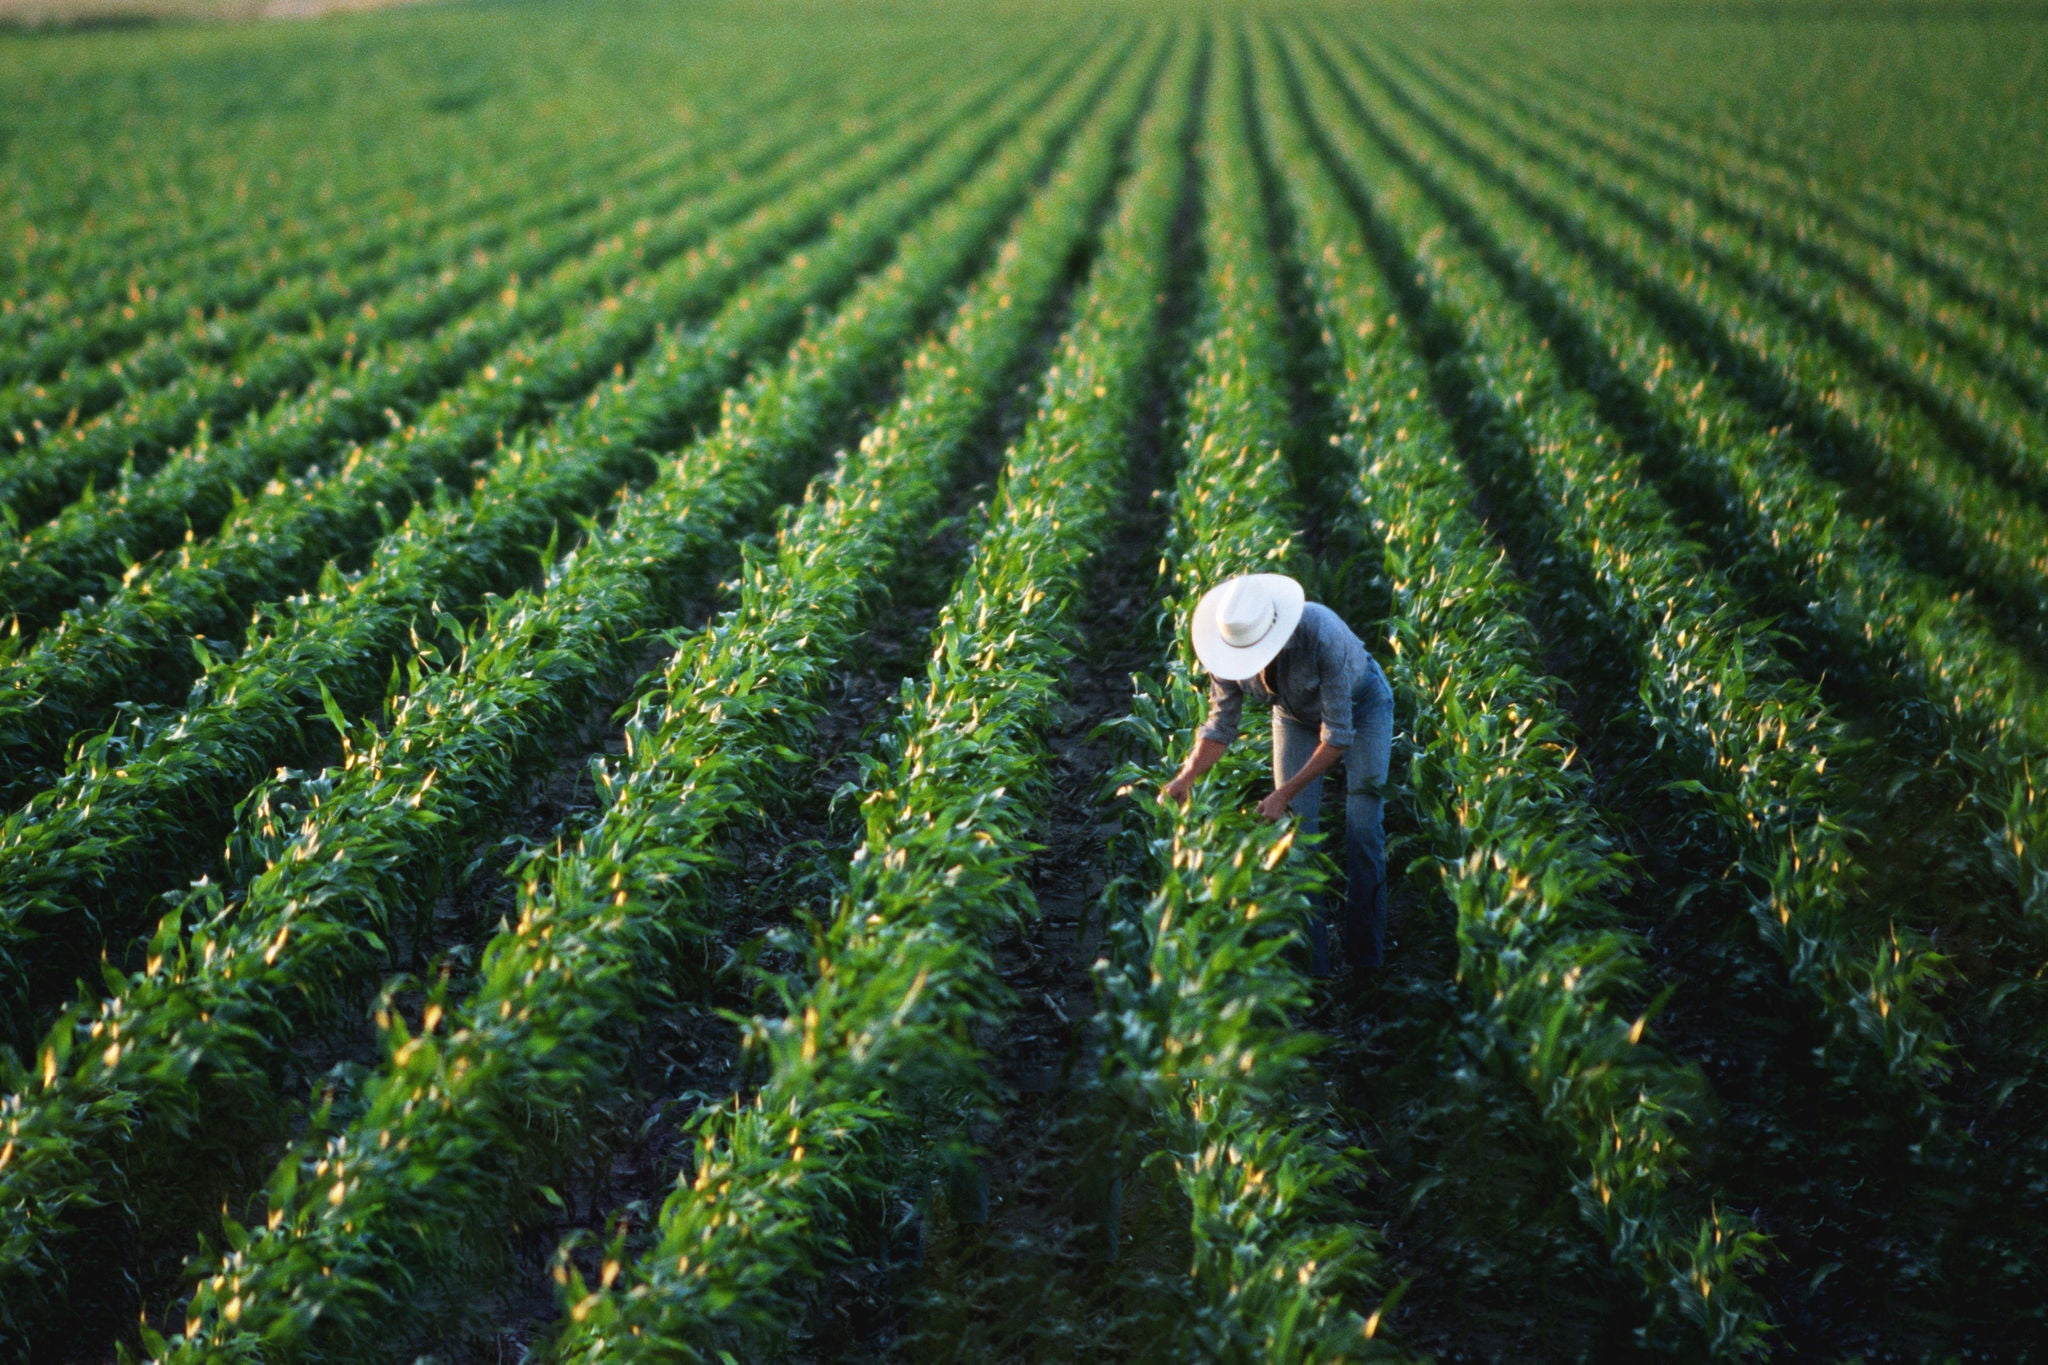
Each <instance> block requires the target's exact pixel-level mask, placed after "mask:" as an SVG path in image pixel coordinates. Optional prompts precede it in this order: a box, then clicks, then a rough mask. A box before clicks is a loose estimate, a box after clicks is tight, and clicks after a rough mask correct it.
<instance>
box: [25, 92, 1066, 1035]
mask: <svg viewBox="0 0 2048 1365" xmlns="http://www.w3.org/2000/svg"><path fill="white" fill-rule="evenodd" d="M1039 93H1041V92H1040V91H1038V90H1036V89H1028V90H1026V91H1023V92H1019V93H1018V94H1016V95H1013V96H1011V97H1010V98H1009V99H1008V100H1006V101H1005V102H1004V107H1003V108H1002V109H1001V110H999V111H998V112H997V113H995V114H994V115H993V116H991V117H990V118H988V119H986V120H977V121H973V122H971V123H970V124H969V126H968V127H967V128H965V129H964V130H961V131H960V132H958V133H957V134H956V135H955V136H954V137H953V138H952V139H951V140H950V143H949V145H947V146H946V147H945V148H944V149H943V150H942V151H941V152H940V153H939V154H937V155H935V156H932V157H929V158H927V160H926V162H925V163H924V164H923V165H921V166H920V167H918V168H917V169H916V171H915V172H914V173H912V174H909V175H905V176H903V177H902V178H901V179H900V180H898V181H895V182H893V183H889V182H885V188H884V189H883V190H882V191H881V192H879V193H877V194H875V195H874V196H873V197H872V198H871V199H869V200H868V201H866V202H863V203H860V204H858V205H857V206H856V208H855V209H854V210H853V211H852V213H851V214H850V215H849V216H848V220H847V221H846V222H845V223H844V225H843V229H842V230H841V231H839V232H838V233H836V234H834V235H833V236H832V237H830V238H828V239H827V240H825V241H824V242H821V243H819V244H817V246H816V249H815V250H813V251H808V252H805V253H802V254H801V256H800V258H799V259H795V260H792V261H791V262H789V263H788V264H787V265H786V266H785V267H784V268H782V269H780V270H774V271H769V272H767V273H765V274H764V275H762V276H760V277H759V278H757V279H756V280H755V281H754V282H752V283H751V284H749V285H748V286H746V287H745V288H743V289H741V290H740V291H738V292H737V293H736V294H735V295H734V297H732V298H731V299H730V300H729V301H728V302H727V304H726V305H725V308H724V309H723V310H722V312H721V314H720V316H719V317H718V318H716V319H715V320H714V321H713V323H712V324H711V325H710V326H709V327H708V328H705V329H703V330H700V331H693V332H691V333H689V334H687V335H686V336H684V337H680V338H678V339H677V340H678V343H679V344H678V345H676V346H675V348H674V350H673V351H672V352H669V353H668V354H667V355H666V356H665V363H663V364H659V365H656V366H652V367H648V368H647V369H646V371H645V372H644V373H643V372H641V371H636V372H635V374H634V375H633V377H632V378H631V379H630V380H628V381H627V382H625V383H623V384H620V385H616V386H614V388H613V390H612V391H611V392H610V393H608V394H607V395H605V397H606V398H607V399H609V401H601V402H600V404H599V405H598V407H596V408H592V409H589V410H587V411H581V410H573V409H572V410H571V415H570V417H569V419H568V420H567V421H565V422H564V423H562V424H561V427H562V429H561V430H557V431H552V432H548V433H546V435H545V436H544V437H543V438H542V440H541V441H540V442H526V443H522V444H521V445H520V446H519V447H517V448H515V450H514V451H513V452H511V453H509V454H508V455H507V456H506V457H505V459H504V460H502V461H501V462H500V465H499V467H498V469H497V470H495V471H494V472H493V475H492V476H491V477H489V478H486V479H485V480H483V481H482V483H481V484H480V486H479V488H478V491H477V494H476V496H475V497H474V498H472V499H467V500H462V501H457V502H451V503H449V504H447V505H446V506H443V507H432V508H422V509H421V510H420V511H419V512H418V513H416V514H415V516H413V517H412V518H409V519H408V521H407V524H406V525H405V526H404V527H403V528H402V529H401V530H400V531H399V532H398V533H396V534H395V535H394V536H393V537H392V538H391V539H390V540H389V541H388V542H386V543H385V544H383V545H381V546H380V547H379V552H378V553H377V554H376V555H375V556H374V557H373V562H372V567H371V568H370V569H369V570H368V571H367V572H366V573H365V574H364V575H363V576H361V577H360V578H356V579H353V580H340V579H338V578H337V579H336V580H334V581H331V582H330V583H328V584H327V585H326V589H325V590H324V591H322V592H321V593H319V594H318V595H317V596H315V597H313V598H312V599H311V600H309V601H306V602H303V603H297V604H293V605H292V606H291V607H290V608H289V609H288V610H287V611H285V612H284V613H282V614H281V615H280V616H279V617H278V622H277V629H276V630H275V631H274V632H273V633H270V634H268V635H264V636H260V637H257V638H256V639H254V640H253V641H252V644H251V646H250V647H249V648H248V649H246V650H244V651H243V652H242V653H240V654H239V655H236V656H235V657H233V658H231V659H228V660H226V661H223V662H221V663H219V664H217V665H216V666H214V667H213V668H212V669H210V670H209V672H208V674H207V676H206V677H205V678H204V679H203V681H202V684H201V689H200V691H199V693H198V694H197V696H196V697H195V698H194V704H193V705H191V706H189V707H188V708H186V709H185V710H184V711H182V712H180V713H176V714H173V715H167V716H164V717H161V718H153V719H151V720H149V721H147V722H146V723H144V724H143V725H141V726H128V727H123V728H120V729H117V730H115V731H113V732H110V733H109V734H107V735H104V736H101V737H99V738H97V739H94V740H89V741H87V742H86V743H85V744H83V745H82V746H80V748H79V750H78V753H77V756H76V759H75V761H74V762H73V763H72V764H71V765H70V766H69V767H68V768H67V769H66V771H65V773H64V775H63V776H62V777H61V778H60V779H59V781H58V782H57V783H56V784H55V785H53V786H52V787H50V788H48V789H45V790H44V791H42V792H40V793H38V794H37V795H36V796H35V797H34V798H33V799H32V800H31V801H30V802H29V803H28V805H27V806H25V807H24V808H23V809H22V810H20V811H18V812H16V813H15V815H14V816H13V817H11V818H10V820H9V822H8V823H7V824H5V825H4V826H0V886H6V887H7V888H8V891H7V893H6V894H5V896H4V899H5V900H6V902H7V903H8V906H9V909H8V910H6V911H4V912H0V926H4V927H0V942H4V943H5V944H6V948H7V957H8V959H9V965H10V971H9V975H10V977H11V978H12V979H11V980H10V981H9V983H8V984H9V987H10V994H11V995H13V996H14V997H15V999H16V1000H17V1001H19V1000H20V999H21V998H22V997H23V995H24V994H25V993H26V994H29V995H34V996H36V997H38V998H41V999H43V1000H45V1001H47V1000H48V999H49V998H50V995H51V992H52V990H53V989H55V990H66V991H68V981H67V979H66V968H67V967H68V968H70V969H71V970H72V972H73V973H75V970H76V966H77V964H79V963H80V962H81V961H89V953H90V945H93V944H97V945H99V946H102V947H106V948H109V949H111V950H112V951H114V952H115V953H116V954H117V955H118V954H119V953H120V952H121V951H122V944H123V940H124V937H125V934H126V933H127V932H129V931H131V930H132V929H134V928H135V927H137V926H138V922H139V921H141V919H142V914H141V912H142V911H144V910H145V909H146V907H148V906H149V905H150V904H151V902H152V900H153V898H154V896H155V893H156V892H157V891H159V890H161V888H162V886H163V883H164V881H165V880H167V879H166V877H165V875H164V874H165V872H166V871H167V870H173V871H176V872H181V873H184V874H186V875H190V874H196V873H199V872H202V871H205V870H206V869H207V868H208V867H210V866H211V865H212V862H213V859H212V857H211V854H212V852H213V851H214V848H215V846H216V843H217V835H218V834H219V833H220V832H222V831H224V830H225V828H226V827H227V826H228V825H229V824H231V823H232V819H233V815H232V812H233V810H234V807H235V804H236V802H237V801H238V800H239V799H240V798H241V797H242V795H243V794H244V793H246V792H247V791H248V789H249V787H250V784H251V783H253V782H254V781H255V780H256V779H257V778H258V777H260V776H261V775H262V774H263V773H264V772H266V771H268V770H269V769H270V768H271V767H273V766H275V765H276V764H277V763H279V762H280V761H283V762H298V761H303V759H304V758H306V757H307V756H309V755H310V754H316V753H319V752H320V751H321V750H322V748H323V747H324V743H323V741H324V740H325V741H331V735H328V734H327V733H326V732H327V731H328V728H329V727H328V725H327V722H326V720H325V711H326V710H327V709H328V708H329V707H332V706H335V705H336V704H337V702H338V704H339V706H340V708H341V709H342V711H343V712H344V713H345V714H353V713H355V712H357V711H359V710H360V709H361V708H362V707H364V706H367V705H369V704H371V703H372V702H374V701H375V699H376V698H377V697H378V696H379V695H380V694H381V692H382V689H383V684H384V681H385V679H386V677H387V675H388V670H389V667H390V661H391V659H392V657H393V655H394V654H395V653H401V652H403V651H404V649H405V647H406V645H407V642H408V640H409V639H411V638H413V637H414V636H415V634H416V632H417V630H418V629H419V627H418V623H419V622H421V621H423V620H424V621H432V620H433V618H434V617H435V616H436V615H437V614H441V613H447V612H450V611H463V610H467V609H470V608H472V607H474V605H475V604H477V603H478V602H479V601H480V600H482V599H483V598H484V596H485V595H486V594H487V593H490V592H502V591H507V590H510V589H511V588H513V587H516V586H517V585H518V584H519V583H520V582H521V581H523V580H524V579H525V578H526V577H527V576H528V575H530V574H531V572H532V567H533V564H532V556H533V547H534V546H536V545H538V544H540V543H541V542H543V541H545V540H546V539H547V537H548V534H549V528H551V527H552V526H554V525H555V524H556V523H557V521H558V520H559V519H563V518H565V517H568V516H576V515H589V514H591V513H593V512H595V511H597V510H598V509H599V508H601V507H602V506H603V505H604V504H605V502H606V501H607V500H608V499H609V497H610V496H611V494H612V493H613V492H614V490H616V489H617V488H618V486H619V485H620V484H621V483H624V482H626V481H628V480H629V479H631V478H633V477H634V476H635V475H636V473H642V474H644V470H645V466H646V462H647V452H648V450H649V448H650V447H651V448H654V449H660V448H661V447H662V439H661V438H662V437H663V436H664V435H665V434H666V433H668V432H671V431H673V430H675V429H677V428H678V427H680V428H682V429H685V430H687V428H688V426H689V425H690V424H691V423H692V422H694V420H696V418H697V417H698V416H699V415H701V414H702V412H703V410H704V409H705V408H706V407H708V406H709V403H710V400H711V399H712V398H713V397H714V396H715V395H716V394H717V392H718V390H719V388H720V387H721V386H723V385H724V384H725V383H726V382H728V381H729V380H730V379H732V378H733V377H735V375H736V373H737V372H738V371H739V370H740V369H741V368H743V367H744V365H745V364H746V362H747V361H748V360H749V359H750V358H752V357H754V356H756V355H758V354H760V353H761V352H763V351H765V350H766V349H768V348H769V347H771V346H773V345H775V344H776V343H778V342H779V341H780V340H782V339H783V338H784V337H785V336H786V335H787V334H788V333H789V332H790V331H792V330H794V328H795V326H796V324H797V323H798V322H799V321H800V320H801V317H802V313H803V310H804V308H805V307H806V306H807V305H808V304H811V303H813V302H815V301H818V300H819V299H820V298H830V297H831V296H832V295H833V294H834V293H836V292H837V291H839V290H841V289H844V288H845V287H847V286H848V285H849V284H851V283H852V281H853V280H854V279H855V277H856V276H857V275H858V273H859V271H860V270H861V269H862V268H863V267H864V266H865V265H866V264H868V263H869V262H870V261H871V260H872V259H873V258H874V257H875V256H876V255H877V254H879V253H880V252H882V251H883V250H885V249H886V248H887V246H888V245H889V243H890V241H891V239H892V238H893V237H894V236H895V235H896V234H897V233H898V232H900V231H901V230H902V227H903V225H904V223H905V221H906V220H907V219H909V218H911V217H912V216H913V215H914V214H915V213H916V212H917V211H918V210H919V209H920V208H921V207H922V206H923V205H925V204H927V203H928V202H930V201H931V200H932V199H934V198H935V197H937V196H938V195H940V194H942V193H943V192H944V191H945V190H946V189H947V188H949V187H950V186H951V185H952V184H954V183H955V182H957V181H959V180H960V179H961V178H962V177H964V176H965V175H967V173H968V172H969V170H971V169H972V167H973V166H974V164H975V162H976V161H977V160H978V159H979V158H980V156H981V155H982V153H983V152H984V151H985V150H986V149H987V147H988V146H989V145H990V144H991V143H993V142H995V141H996V140H997V139H998V138H999V137H1001V136H1002V135H1003V134H1004V133H1005V132H1007V131H1008V130H1009V129H1010V128H1012V127H1014V125H1015V123H1016V121H1017V120H1018V119H1019V118H1020V117H1021V116H1022V115H1023V114H1024V113H1025V112H1027V111H1028V110H1029V108H1030V103H1031V100H1032V99H1033V98H1035V97H1036V96H1037V95H1038V94H1039ZM1084 93H1085V86H1080V87H1077V88H1076V89H1075V90H1074V92H1072V93H1070V94H1069V96H1068V98H1067V100H1066V101H1065V102H1064V103H1063V104H1061V105H1059V106H1056V107H1055V109H1054V110H1053V115H1054V116H1055V117H1058V118H1066V119H1071V118H1073V117H1075V116H1076V113H1077V105H1078V103H1079V101H1080V100H1081V98H1082V97H1083V95H1084ZM930 135H931V134H930V131H929V130H925V129H916V130H912V131H908V132H906V133H905V134H904V135H903V136H902V137H901V138H899V139H896V140H895V141H894V142H893V143H886V144H883V145H882V146H881V147H879V148H878V149H877V155H876V156H875V157H874V158H873V159H865V158H864V159H857V160H854V161H850V162H847V163H845V164H843V165H842V166H841V167H840V168H838V170H837V171H836V172H835V173H834V174H833V175H831V176H828V177H824V178H821V179H819V180H817V181H814V182H813V184H812V186H811V190H810V192H811V193H812V194H815V195H816V196H817V197H819V198H820V199H828V200H831V201H834V202H841V201H843V199H844V196H845V195H846V194H847V193H848V192H850V191H857V190H858V189H859V188H860V187H861V186H862V185H863V184H865V183H868V182H872V181H873V180H874V179H876V178H877V176H878V175H879V174H881V173H882V172H885V171H888V170H891V169H894V168H896V167H898V166H899V165H900V164H901V162H902V161H903V160H904V159H906V157H907V156H909V155H911V154H912V153H914V152H915V151H917V150H919V149H920V148H921V147H922V146H923V144H924V143H925V142H926V140H927V139H928V138H929V137H930ZM1012 160H1013V163H1015V168H1014V169H1013V170H1012V171H1011V172H1010V179H1009V181H1007V182H999V183H998V189H997V191H996V193H998V194H999V193H1001V192H1002V191H1003V190H1005V189H1007V190H1008V191H1009V192H1010V193H1013V194H1014V193H1018V192H1021V187H1022V185H1023V184H1024V183H1027V182H1028V177H1029V174H1030V165H1029V162H1028V161H1026V160H1022V159H1020V158H1013V159H1012ZM793 197H794V196H793ZM1001 202H1002V201H1001V200H1000V199H996V200H995V201H994V203H993V204H992V205H991V206H990V207H988V208H986V209H984V210H983V211H984V212H986V213H990V214H993V213H996V212H999V211H1000V206H1001ZM798 208H799V211H802V210H801V206H798ZM751 254H752V253H750V252H737V253H727V252H721V253H719V258H720V259H729V258H730V257H731V256H732V255H742V256H745V255H751ZM600 414H601V416H600ZM429 633H431V631H430V632H429ZM15 907H19V908H15Z"/></svg>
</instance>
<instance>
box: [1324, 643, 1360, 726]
mask: <svg viewBox="0 0 2048 1365" xmlns="http://www.w3.org/2000/svg"><path fill="white" fill-rule="evenodd" d="M1320 643H1321V645H1322V648H1321V649H1320V650H1318V651H1317V653H1318V656H1319V657H1318V658H1317V659H1316V669H1317V671H1318V672H1320V673H1321V674H1322V693H1323V729H1322V735H1321V738H1322V741H1323V743H1325V744H1327V745H1329V746H1330V747H1331V748H1332V749H1348V748H1350V747H1351V689H1352V686H1353V685H1354V684H1355V683H1356V682H1357V681H1358V680H1357V679H1356V678H1354V677H1352V670H1351V660H1350V659H1349V658H1347V657H1345V652H1344V651H1343V650H1341V649H1338V648H1336V647H1335V645H1334V643H1333V642H1331V641H1329V640H1323V641H1321V642H1320Z"/></svg>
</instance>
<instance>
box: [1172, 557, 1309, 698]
mask: <svg viewBox="0 0 2048 1365" xmlns="http://www.w3.org/2000/svg"><path fill="white" fill-rule="evenodd" d="M1306 596H1307V594H1306V593H1304V592H1303V591H1302V587H1301V584H1299V583H1297V582H1295V581H1294V580H1293V579H1291V578H1289V577H1288V576H1287V575H1286V574H1284V573H1248V574H1245V575H1243V576H1242V577H1239V578H1233V579H1230V580H1229V581H1227V582H1223V583H1219V584H1217V585H1216V586H1215V587H1213V588H1211V589H1209V591H1208V592H1206V593H1204V594H1202V600H1201V601H1200V602H1197V603H1196V604H1195V621H1194V627H1193V630H1194V637H1195V657H1196V658H1197V659H1200V660H1201V661H1202V667H1204V668H1206V669H1208V670H1209V673H1210V675H1211V676H1212V677H1217V678H1221V679H1223V680H1224V681H1225V682H1242V681H1244V680H1245V679H1246V678H1249V677H1252V676H1253V675H1255V674H1256V673H1257V672H1258V671H1259V670H1260V669H1262V668H1264V667H1265V666H1266V665H1267V664H1269V663H1271V662H1273V656H1274V655H1276V654H1278V653H1279V652H1280V651H1281V650H1282V649H1284V648H1286V646H1287V642H1288V640H1290V639H1292V638H1293V636H1294V628H1295V627H1296V626H1298V625H1300V624H1301V607H1302V602H1303V600H1304V599H1305V598H1306Z"/></svg>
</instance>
